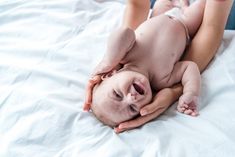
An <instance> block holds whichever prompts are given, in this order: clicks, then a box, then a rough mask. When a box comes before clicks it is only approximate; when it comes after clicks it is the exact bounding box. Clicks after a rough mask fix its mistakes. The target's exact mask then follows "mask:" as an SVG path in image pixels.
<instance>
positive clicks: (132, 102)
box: [92, 71, 152, 126]
mask: <svg viewBox="0 0 235 157" xmlns="http://www.w3.org/2000/svg"><path fill="white" fill-rule="evenodd" d="M151 100H152V90H151V87H150V84H149V80H148V79H147V77H145V76H144V75H142V74H140V73H137V72H134V71H119V72H117V73H115V74H112V75H110V76H106V77H105V78H104V79H103V81H102V82H101V83H100V84H99V85H97V86H96V87H95V88H94V91H93V99H92V110H93V112H94V114H95V115H96V116H97V118H98V119H100V120H101V121H102V122H104V123H106V124H107V125H110V126H115V125H118V124H119V123H121V122H123V121H127V120H129V119H132V118H133V117H135V116H137V115H138V114H139V112H140V109H141V108H142V107H143V106H144V105H146V104H148V103H149V102H150V101H151Z"/></svg>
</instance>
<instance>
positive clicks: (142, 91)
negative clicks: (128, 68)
mask: <svg viewBox="0 0 235 157" xmlns="http://www.w3.org/2000/svg"><path fill="white" fill-rule="evenodd" d="M133 87H134V88H135V90H136V91H137V92H138V93H139V94H140V95H144V89H143V88H142V87H141V86H140V85H138V84H136V83H133Z"/></svg>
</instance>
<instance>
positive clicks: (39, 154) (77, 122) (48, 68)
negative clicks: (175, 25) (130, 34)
mask: <svg viewBox="0 0 235 157" xmlns="http://www.w3.org/2000/svg"><path fill="white" fill-rule="evenodd" d="M123 9H124V3H123V1H122V0H119V1H118V0H108V1H104V0H102V1H101V0H97V1H94V0H50V1H46V0H30V1H29V0H14V1H12V0H2V1H0V156H1V157H30V156H34V157H77V156H79V157H91V156H97V157H99V156H100V157H120V156H121V157H156V156H157V157H172V156H174V157H188V156H190V157H201V156H205V157H217V156H218V157H233V156H234V154H235V32H232V31H227V32H225V35H224V39H223V42H222V44H221V47H220V49H219V51H218V53H217V55H216V56H215V58H214V60H213V61H212V63H211V64H210V65H209V67H208V68H207V70H206V71H205V72H204V73H203V75H202V92H201V96H200V104H199V110H200V116H199V117H197V118H193V117H189V116H186V115H183V114H180V113H178V112H176V111H175V107H176V104H175V105H173V106H172V107H171V108H170V109H169V110H168V111H167V112H165V113H164V114H163V115H162V116H160V117H159V118H157V119H155V120H154V121H152V122H150V123H148V124H146V125H144V126H143V127H140V128H138V129H135V130H131V131H127V132H125V133H122V134H119V135H117V134H115V133H114V132H113V130H112V129H110V128H108V127H106V126H104V125H103V124H101V123H100V122H98V121H97V120H96V119H95V118H94V117H93V116H92V114H90V113H86V112H83V111H82V103H83V101H84V88H85V85H86V81H87V80H88V77H89V75H90V73H91V71H92V69H93V68H94V67H95V65H96V64H97V63H98V62H99V60H100V59H101V57H102V55H103V54H104V52H105V44H106V40H107V36H108V34H109V33H110V31H112V30H113V29H114V28H115V27H117V26H118V25H120V22H121V18H122V14H123Z"/></svg>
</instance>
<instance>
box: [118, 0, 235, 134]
mask: <svg viewBox="0 0 235 157" xmlns="http://www.w3.org/2000/svg"><path fill="white" fill-rule="evenodd" d="M232 3H233V0H208V1H206V6H205V11H204V16H203V21H202V24H201V26H200V28H199V30H198V32H197V34H196V35H195V37H194V38H193V40H192V42H191V44H190V46H189V48H188V49H187V51H186V55H185V56H184V58H183V60H191V61H193V62H195V63H196V64H197V65H198V67H199V70H200V72H203V70H205V68H206V67H207V65H208V64H209V63H210V61H211V60H212V58H213V57H214V55H215V53H216V51H217V49H218V48H219V46H220V44H221V41H222V37H223V33H224V28H225V25H226V21H227V19H228V15H229V12H230V10H231V6H232ZM218 10H219V11H218ZM182 90H183V88H182V86H181V85H180V84H179V85H176V86H174V87H172V88H166V89H163V90H161V91H159V93H158V94H157V95H156V96H155V97H154V100H153V102H152V103H151V104H149V105H146V106H145V107H143V108H142V109H141V111H140V114H141V115H142V116H140V117H138V118H136V119H134V120H130V121H127V122H124V123H121V124H120V125H119V126H118V127H117V128H115V131H116V132H117V133H120V132H123V131H125V130H130V129H133V128H136V127H139V126H141V125H143V124H145V123H147V122H149V121H151V120H153V119H154V118H156V117H158V116H159V115H160V114H161V113H163V112H164V111H165V110H166V109H167V108H168V107H169V106H170V105H171V104H173V103H174V102H175V101H176V100H178V98H179V97H180V96H181V95H182Z"/></svg>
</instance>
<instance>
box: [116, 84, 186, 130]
mask: <svg viewBox="0 0 235 157" xmlns="http://www.w3.org/2000/svg"><path fill="white" fill-rule="evenodd" d="M181 93H182V86H181V85H180V84H178V85H175V86H173V87H172V88H164V89H162V90H160V91H159V92H158V93H157V94H156V95H155V97H154V99H153V101H152V103H150V104H148V105H146V106H144V107H143V108H142V109H141V111H140V114H141V116H140V117H137V118H136V119H132V120H129V121H126V122H123V123H121V124H119V125H118V127H116V128H114V131H115V132H116V133H121V132H123V131H126V130H131V129H134V128H137V127H139V126H142V125H143V124H145V123H147V122H149V121H151V120H153V119H154V118H156V117H158V116H159V115H160V114H162V113H163V112H164V111H165V110H166V109H167V108H168V107H169V106H170V105H172V104H173V103H174V102H175V101H176V100H177V99H178V98H179V96H180V95H181Z"/></svg>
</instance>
